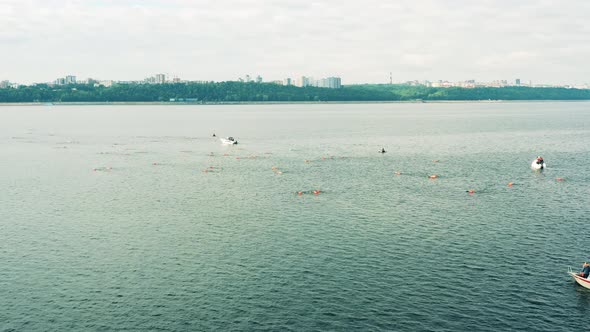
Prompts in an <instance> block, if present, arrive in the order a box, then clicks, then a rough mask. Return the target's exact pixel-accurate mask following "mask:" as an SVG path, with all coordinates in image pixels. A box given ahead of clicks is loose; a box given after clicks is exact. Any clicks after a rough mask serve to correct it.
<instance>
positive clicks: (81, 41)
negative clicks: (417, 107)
mask: <svg viewBox="0 0 590 332" xmlns="http://www.w3.org/2000/svg"><path fill="white" fill-rule="evenodd" d="M589 22H590V1H589V0H518V1H516V0H408V1H406V0H379V1H378V0H363V1H358V0H355V1H349V0H315V1H314V0H312V1H305V0H0V60H1V61H0V80H5V79H8V80H10V81H13V82H21V83H30V82H43V81H52V80H54V79H55V78H57V77H63V76H65V75H67V74H74V75H76V76H78V78H87V77H92V78H97V79H115V80H138V79H143V78H145V77H147V76H151V75H153V74H156V73H167V74H169V75H176V76H178V77H180V78H181V79H189V80H214V81H225V80H235V79H237V78H238V77H243V76H245V75H246V74H250V75H251V76H256V75H261V76H262V77H263V78H264V80H265V81H268V80H277V79H283V78H285V77H293V78H294V77H298V76H302V75H305V76H312V77H315V78H321V77H327V76H340V77H342V82H343V84H350V83H365V82H367V83H386V82H389V73H390V72H392V73H393V80H394V82H401V81H407V80H414V79H417V80H451V81H458V80H468V79H476V80H478V81H491V80H501V79H506V80H509V81H513V80H514V79H515V78H521V79H522V80H523V82H528V81H529V80H532V81H533V83H590V64H589V62H590V23H589Z"/></svg>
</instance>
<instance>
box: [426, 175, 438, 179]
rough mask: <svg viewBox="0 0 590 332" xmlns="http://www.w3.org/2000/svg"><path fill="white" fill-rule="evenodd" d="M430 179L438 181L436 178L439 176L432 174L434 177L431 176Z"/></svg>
mask: <svg viewBox="0 0 590 332" xmlns="http://www.w3.org/2000/svg"><path fill="white" fill-rule="evenodd" d="M428 178H429V179H436V178H438V175H436V174H432V175H431V176H429V177H428Z"/></svg>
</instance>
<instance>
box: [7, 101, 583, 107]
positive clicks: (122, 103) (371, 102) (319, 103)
mask: <svg viewBox="0 0 590 332" xmlns="http://www.w3.org/2000/svg"><path fill="white" fill-rule="evenodd" d="M551 102H574V103H584V102H590V99H589V100H559V99H555V100H404V101H397V100H394V101H266V102H265V101H244V102H139V101H138V102H53V103H31V102H27V103H0V107H2V106H45V107H48V106H93V105H96V106H109V105H112V106H117V105H123V106H124V105H146V106H154V105H158V106H178V105H191V106H195V105H307V104H309V105H323V104H331V105H334V104H335V105H337V104H344V105H353V104H455V103H456V104H470V103H551Z"/></svg>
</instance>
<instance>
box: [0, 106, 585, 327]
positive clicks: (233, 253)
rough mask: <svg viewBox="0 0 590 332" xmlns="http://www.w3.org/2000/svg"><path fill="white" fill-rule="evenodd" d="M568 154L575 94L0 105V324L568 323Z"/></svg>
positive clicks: (580, 153) (573, 200)
mask: <svg viewBox="0 0 590 332" xmlns="http://www.w3.org/2000/svg"><path fill="white" fill-rule="evenodd" d="M214 132H215V133H216V134H217V135H218V136H234V137H236V138H237V139H238V141H239V142H240V144H239V145H237V146H222V145H221V144H220V142H219V140H218V139H216V138H213V137H211V135H212V134H213V133H214ZM382 147H384V148H385V149H386V150H387V153H385V154H380V153H377V151H378V150H380V149H381V148H382ZM537 155H542V156H543V157H544V158H545V160H546V162H547V165H548V168H547V169H546V170H545V171H543V172H534V171H531V169H530V163H531V161H532V160H533V159H534V158H535V157H536V156H537ZM588 163H590V103H583V102H580V103H455V104H453V103H450V104H429V103H428V104H345V105H337V104H329V105H264V106H261V105H250V106H246V105H243V106H178V107H176V106H20V107H0V172H1V173H0V174H1V175H0V188H1V190H0V203H1V205H0V262H1V268H0V304H1V305H0V330H2V331H49V330H51V331H68V330H71V331H84V330H89V331H97V330H98V331H115V330H125V331H127V330H137V331H148V330H163V331H232V330H236V331H253V330H261V331H320V330H321V331H360V330H366V331H379V330H382V331H395V330H398V331H427V330H436V331H471V330H477V331H505V330H530V329H533V330H535V331H539V330H542V331H572V330H576V329H579V328H582V327H584V328H587V319H588V317H590V290H586V289H583V288H581V287H579V286H576V285H574V283H573V281H572V280H571V279H569V277H568V276H567V274H566V270H567V267H568V266H574V267H575V268H576V269H577V268H579V267H580V266H581V263H582V262H583V261H584V260H587V259H589V258H590V257H589V256H590V244H589V241H590V236H589V234H588V224H589V221H590V217H589V212H590V209H589V207H588V204H589V203H590V198H589V195H590V189H589V188H590V168H589V167H588ZM396 172H399V173H397V174H396ZM434 174H436V175H438V176H439V177H438V178H437V179H429V178H428V176H430V175H434ZM557 178H563V179H564V181H558V180H557ZM509 182H513V183H514V185H513V186H511V187H509V186H508V183H509ZM314 190H319V191H320V193H319V195H314V193H313V191H314ZM468 190H475V193H473V194H469V193H468V192H467V191H468ZM298 192H302V193H301V194H300V195H299V194H298Z"/></svg>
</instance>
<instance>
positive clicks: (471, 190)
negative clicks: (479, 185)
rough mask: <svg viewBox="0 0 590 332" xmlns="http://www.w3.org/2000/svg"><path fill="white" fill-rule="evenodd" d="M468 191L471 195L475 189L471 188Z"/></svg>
mask: <svg viewBox="0 0 590 332" xmlns="http://www.w3.org/2000/svg"><path fill="white" fill-rule="evenodd" d="M467 192H468V193H469V195H473V194H475V190H473V189H469V190H467Z"/></svg>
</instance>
